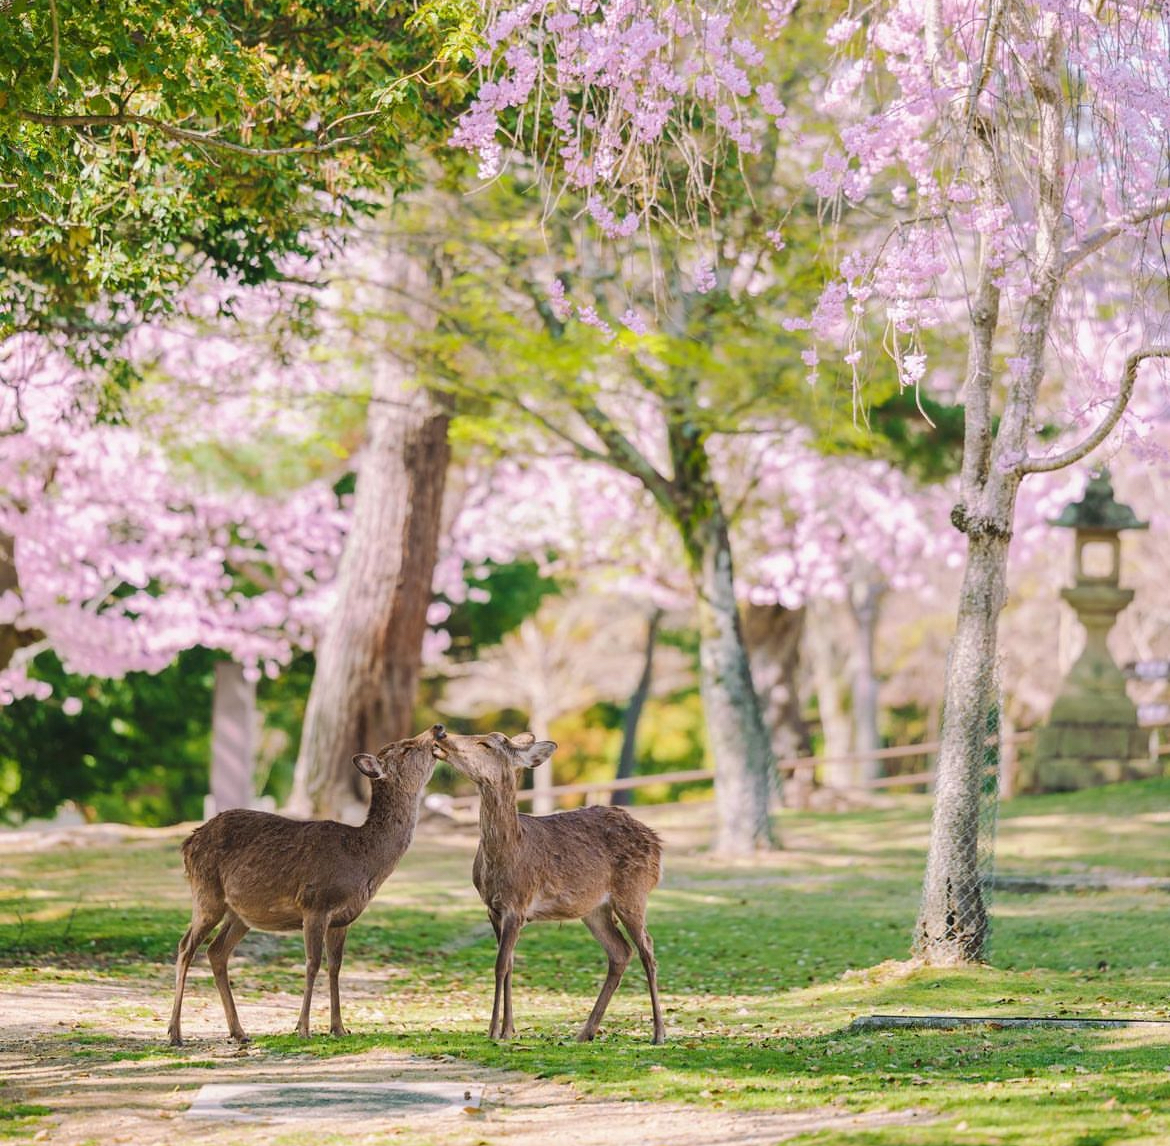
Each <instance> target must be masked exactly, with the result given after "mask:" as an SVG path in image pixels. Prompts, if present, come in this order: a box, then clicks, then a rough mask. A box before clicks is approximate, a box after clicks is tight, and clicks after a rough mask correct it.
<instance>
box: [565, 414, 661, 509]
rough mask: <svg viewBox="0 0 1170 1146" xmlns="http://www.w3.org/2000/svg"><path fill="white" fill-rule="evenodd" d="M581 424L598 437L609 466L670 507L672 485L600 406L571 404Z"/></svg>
mask: <svg viewBox="0 0 1170 1146" xmlns="http://www.w3.org/2000/svg"><path fill="white" fill-rule="evenodd" d="M573 405H574V407H576V410H577V413H579V414H580V415H581V417H582V418H583V419H584V420H585V424H586V425H587V426H588V427H589V428H590V429H591V430H592V431H593V432H594V433H595V434H596V435H597V436H598V437H599V438H600V439H601V440H602V442H603V443H604V444H605V448H606V450H607V451H608V461H609V462H610V464H611V465H615V466H617V468H618V469H620V470H623V471H624V472H625V473H628V474H629V475H630V476H631V477H636V478H637V479H638V480H639V481H640V482H641V483H642V484H643V485H644V486H645V487H646V488H647V489H648V490H649V491H650V492H651V493H652V494H653V495H654V500H655V501H657V502H658V503H659V505H661V506H663V507H664V508H666V509H671V508H673V506H674V495H673V487H672V485H671V483H670V482H669V481H668V480H667V479H666V478H665V477H663V476H662V474H660V473H659V472H658V470H657V469H655V468H654V466H653V465H652V464H651V462H650V460H649V459H648V458H647V457H646V456H645V455H644V454H643V453H642V451H641V450H639V449H638V447H637V446H635V445H634V443H633V442H631V441H630V439H629V438H627V437H626V436H625V434H623V433H622V432H621V430H619V429H618V428H617V426H615V425H614V423H613V421H612V420H611V419H610V417H609V416H608V415H607V414H606V413H605V411H604V410H602V409H601V408H600V407H598V406H596V405H594V404H593V403H590V402H582V403H581V404H580V405H578V404H577V403H576V402H574V403H573Z"/></svg>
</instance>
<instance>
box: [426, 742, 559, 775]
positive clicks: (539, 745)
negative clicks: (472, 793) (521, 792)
mask: <svg viewBox="0 0 1170 1146" xmlns="http://www.w3.org/2000/svg"><path fill="white" fill-rule="evenodd" d="M556 747H557V746H556V744H555V743H554V742H553V741H551V740H537V739H536V737H535V736H533V735H532V733H531V732H521V733H519V734H518V735H516V736H513V737H512V738H511V739H509V738H508V737H507V736H505V735H504V734H503V733H502V732H489V733H487V734H486V735H483V736H457V735H455V734H454V733H449V734H447V735H446V736H444V737H442V738H441V739H438V740H436V741H435V742H434V744H433V745H432V748H431V751H432V752H433V753H434V755H435V757H436V758H437V759H439V760H446V761H447V763H449V764H450V765H451V767H452V768H454V769H455V770H456V771H458V772H462V773H463V775H464V776H466V777H468V778H469V779H471V780H474V781H475V783H476V784H478V785H485V784H486V785H491V786H499V785H503V784H507V785H514V784H515V782H516V773H517V772H518V771H519V770H520V769H522V768H536V767H537V766H538V765H541V764H543V763H544V762H545V761H546V760H547V759H548V758H549V757H550V756H552V754H553V753H554V752H555V751H556Z"/></svg>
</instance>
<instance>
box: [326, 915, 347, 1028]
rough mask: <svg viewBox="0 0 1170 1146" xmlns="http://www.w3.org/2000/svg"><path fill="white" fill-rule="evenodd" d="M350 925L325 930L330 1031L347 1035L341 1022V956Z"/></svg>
mask: <svg viewBox="0 0 1170 1146" xmlns="http://www.w3.org/2000/svg"><path fill="white" fill-rule="evenodd" d="M348 933H349V928H348V927H330V928H329V930H328V931H326V932H325V955H326V958H327V959H328V960H329V1033H330V1034H331V1035H347V1034H349V1031H347V1030H346V1029H345V1027H344V1026H343V1025H342V1022H341V983H340V979H339V976H340V975H341V956H342V955H343V954H344V952H345V937H346V935H347V934H348Z"/></svg>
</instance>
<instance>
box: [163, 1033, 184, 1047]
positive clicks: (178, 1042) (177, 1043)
mask: <svg viewBox="0 0 1170 1146" xmlns="http://www.w3.org/2000/svg"><path fill="white" fill-rule="evenodd" d="M167 1042H168V1043H169V1044H170V1045H171V1046H173V1047H181V1046H182V1045H183V1040H182V1039H181V1038H180V1037H179V1036H178V1035H171V1036H170V1038H168V1039H167Z"/></svg>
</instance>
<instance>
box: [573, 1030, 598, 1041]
mask: <svg viewBox="0 0 1170 1146" xmlns="http://www.w3.org/2000/svg"><path fill="white" fill-rule="evenodd" d="M595 1034H597V1032H596V1031H591V1030H590V1029H589V1028H588V1027H584V1028H582V1030H581V1033H580V1034H578V1035H577V1041H578V1042H579V1043H591V1042H592V1041H593V1036H594V1035H595Z"/></svg>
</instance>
